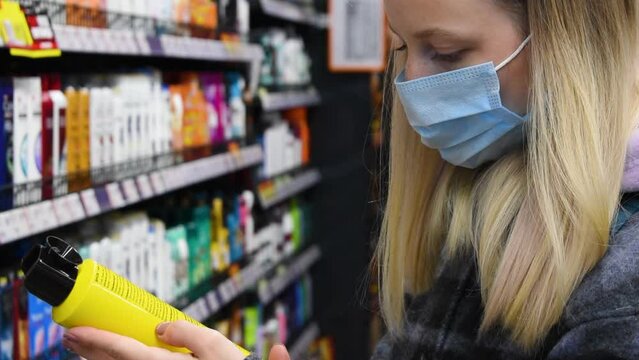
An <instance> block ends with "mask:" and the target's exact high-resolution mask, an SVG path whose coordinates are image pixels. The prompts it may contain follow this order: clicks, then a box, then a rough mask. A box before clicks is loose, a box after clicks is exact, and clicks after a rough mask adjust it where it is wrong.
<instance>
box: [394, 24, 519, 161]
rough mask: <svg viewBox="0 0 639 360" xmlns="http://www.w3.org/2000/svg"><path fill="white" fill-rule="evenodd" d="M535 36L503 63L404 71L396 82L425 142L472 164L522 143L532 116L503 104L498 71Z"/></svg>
mask: <svg viewBox="0 0 639 360" xmlns="http://www.w3.org/2000/svg"><path fill="white" fill-rule="evenodd" d="M529 41H530V36H528V37H527V38H526V39H525V40H524V41H523V42H522V43H521V45H520V46H519V48H517V50H515V52H513V53H512V55H510V56H509V57H508V58H507V59H506V60H504V61H503V62H502V63H501V64H499V65H497V66H495V65H493V63H492V62H489V63H485V64H480V65H475V66H470V67H466V68H462V69H459V70H454V71H450V72H446V73H441V74H437V75H432V76H427V77H423V78H420V79H415V80H410V81H406V76H405V74H404V72H403V71H402V73H400V74H399V76H397V78H396V79H395V86H396V88H397V93H398V94H399V99H400V101H401V103H402V105H403V106H404V111H405V112H406V116H407V118H408V121H409V123H410V125H411V126H412V127H413V129H415V131H417V133H419V135H420V136H421V138H422V143H424V145H426V146H428V147H430V148H433V149H437V150H439V153H440V154H441V156H442V158H443V159H444V160H446V161H447V162H449V163H451V164H453V165H457V166H462V167H465V168H469V169H474V168H477V167H479V166H480V165H482V164H484V163H486V162H489V161H493V160H497V159H499V158H500V157H502V156H503V155H504V154H506V153H508V152H510V151H512V150H514V149H516V148H518V147H521V144H522V142H523V139H524V127H523V124H524V122H525V121H526V119H527V117H526V116H523V117H522V116H520V115H517V114H515V113H514V112H512V111H510V110H508V109H506V108H505V107H504V106H503V105H502V103H501V97H500V95H499V78H498V77H497V71H499V70H500V69H501V68H503V67H504V66H506V65H507V64H508V63H509V62H510V61H512V60H513V59H514V58H515V57H517V55H519V53H520V52H521V51H522V50H523V49H524V47H525V46H526V44H528V42H529Z"/></svg>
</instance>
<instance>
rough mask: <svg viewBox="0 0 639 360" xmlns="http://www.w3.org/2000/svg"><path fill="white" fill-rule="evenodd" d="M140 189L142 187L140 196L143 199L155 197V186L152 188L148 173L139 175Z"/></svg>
mask: <svg viewBox="0 0 639 360" xmlns="http://www.w3.org/2000/svg"><path fill="white" fill-rule="evenodd" d="M137 183H138V189H140V196H142V198H143V199H148V198H151V197H153V188H151V181H150V180H149V176H148V175H146V174H142V175H139V176H138V177H137Z"/></svg>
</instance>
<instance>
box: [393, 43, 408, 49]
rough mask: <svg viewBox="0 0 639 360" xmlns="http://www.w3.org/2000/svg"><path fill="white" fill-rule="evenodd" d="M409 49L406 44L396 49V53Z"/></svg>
mask: <svg viewBox="0 0 639 360" xmlns="http://www.w3.org/2000/svg"><path fill="white" fill-rule="evenodd" d="M407 48H408V46H406V43H404V45H402V46H400V47H398V48H396V49H395V51H404V50H406V49H407Z"/></svg>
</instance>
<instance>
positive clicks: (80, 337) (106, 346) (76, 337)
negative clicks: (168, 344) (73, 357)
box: [64, 327, 192, 360]
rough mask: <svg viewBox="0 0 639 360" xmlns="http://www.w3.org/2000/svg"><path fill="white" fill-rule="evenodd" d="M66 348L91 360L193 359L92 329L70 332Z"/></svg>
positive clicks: (81, 328) (86, 328)
mask: <svg viewBox="0 0 639 360" xmlns="http://www.w3.org/2000/svg"><path fill="white" fill-rule="evenodd" d="M64 346H65V347H67V348H69V349H70V350H71V351H73V352H75V353H76V354H78V355H80V356H82V357H84V358H86V359H89V360H133V359H157V360H186V359H192V357H191V356H190V355H185V354H177V353H172V352H170V351H168V350H166V349H160V348H153V347H149V346H146V345H144V344H142V343H141V342H139V341H137V340H135V339H132V338H129V337H126V336H121V335H118V334H114V333H111V332H108V331H103V330H98V329H94V328H90V327H76V328H73V329H70V330H68V331H67V332H66V333H65V336H64Z"/></svg>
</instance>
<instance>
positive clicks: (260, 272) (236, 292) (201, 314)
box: [183, 245, 321, 321]
mask: <svg viewBox="0 0 639 360" xmlns="http://www.w3.org/2000/svg"><path fill="white" fill-rule="evenodd" d="M320 256H321V251H320V249H319V246H318V245H314V246H313V247H311V248H309V249H308V250H306V251H304V252H303V253H302V254H301V255H298V256H297V257H296V258H295V260H293V263H292V264H291V265H290V266H291V268H292V269H293V268H294V267H295V268H300V267H301V265H300V263H301V262H304V263H306V262H308V261H309V258H311V259H312V260H313V262H315V261H317V260H318V259H319V257H320ZM278 265H279V263H274V264H268V265H264V264H250V265H248V266H246V267H245V268H243V269H242V270H241V271H240V272H239V273H238V274H236V275H235V276H232V277H230V278H228V279H227V280H225V281H224V282H222V283H221V284H220V285H218V286H217V287H216V288H215V289H212V290H210V291H209V292H207V293H206V294H205V295H204V296H202V297H200V298H199V299H197V300H196V301H194V302H193V303H192V304H190V305H189V306H187V307H185V308H184V309H183V311H184V312H185V313H186V314H187V315H189V316H191V317H192V318H194V319H196V320H198V321H204V320H206V319H208V318H210V317H211V316H213V315H215V313H217V311H218V310H219V309H221V308H223V307H224V306H226V305H228V304H229V303H230V302H232V301H233V300H235V299H236V298H237V297H238V296H240V295H241V294H243V293H244V292H245V291H247V290H249V289H252V288H254V287H255V285H256V284H257V283H258V281H260V280H262V279H263V278H264V277H266V276H268V274H269V273H271V272H272V271H273V269H275V267H277V266H278ZM311 265H312V264H311V263H309V264H307V265H306V268H307V269H308V267H310V266H311ZM276 279H277V278H276Z"/></svg>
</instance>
